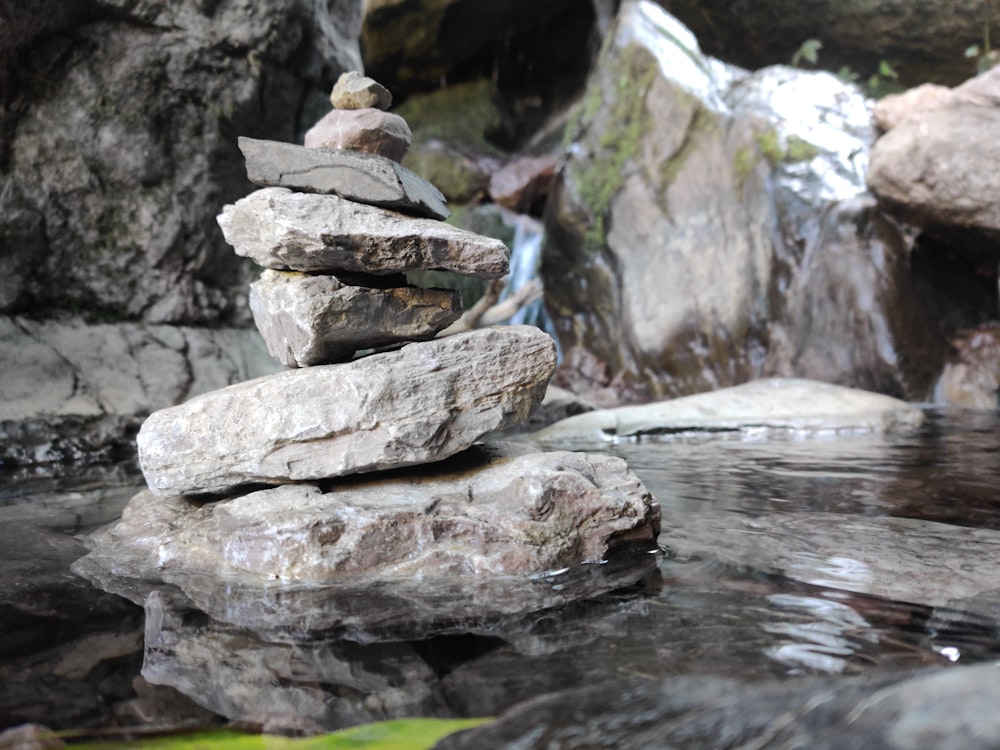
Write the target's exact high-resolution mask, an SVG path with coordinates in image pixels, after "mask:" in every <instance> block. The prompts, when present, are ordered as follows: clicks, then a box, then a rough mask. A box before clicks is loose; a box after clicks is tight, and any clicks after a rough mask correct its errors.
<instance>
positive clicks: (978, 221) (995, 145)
mask: <svg viewBox="0 0 1000 750" xmlns="http://www.w3.org/2000/svg"><path fill="white" fill-rule="evenodd" d="M998 130H1000V67H997V68H993V69H992V70H990V71H988V72H987V73H984V74H983V75H981V76H979V77H978V78H975V79H972V80H970V81H968V82H967V83H965V84H963V85H962V86H959V87H958V88H956V89H954V91H953V92H952V94H951V96H950V97H948V98H946V99H944V100H942V101H938V102H936V103H933V104H931V105H930V106H927V107H926V108H925V109H923V110H922V111H917V112H913V113H912V114H911V115H910V116H909V117H908V118H906V119H904V120H903V121H902V122H900V123H899V124H898V125H897V126H896V127H894V128H893V129H892V130H890V131H889V132H888V133H886V134H885V135H883V136H882V137H881V138H879V139H878V141H876V142H875V145H874V147H873V148H872V153H871V169H870V170H869V172H868V186H869V188H870V189H871V191H872V192H873V193H874V194H875V195H876V196H877V197H878V199H879V201H880V202H881V203H882V204H884V205H885V206H887V207H888V208H889V209H890V210H891V211H893V212H894V213H896V214H898V215H900V216H902V217H903V218H904V219H906V220H907V221H910V222H912V223H914V224H917V225H918V226H924V227H930V228H931V229H935V228H939V227H941V226H945V227H961V228H965V229H972V230H978V231H983V232H987V233H989V236H990V237H991V238H992V241H993V242H994V243H995V240H996V237H997V236H998V235H1000V177H998V175H997V173H996V170H992V169H984V168H983V165H984V164H995V163H998V162H1000V140H998V139H997V138H996V137H995V134H996V133H997V131H998Z"/></svg>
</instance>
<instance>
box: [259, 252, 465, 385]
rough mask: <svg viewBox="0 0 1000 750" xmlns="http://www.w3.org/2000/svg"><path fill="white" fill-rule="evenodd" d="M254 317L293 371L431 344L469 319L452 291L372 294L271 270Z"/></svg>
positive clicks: (271, 347) (403, 290)
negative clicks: (393, 347) (383, 349)
mask: <svg viewBox="0 0 1000 750" xmlns="http://www.w3.org/2000/svg"><path fill="white" fill-rule="evenodd" d="M250 309H251V311H253V318H254V322H255V323H256V324H257V330H259V331H260V334H261V336H263V337H264V341H265V342H267V349H268V351H269V352H270V353H271V356H272V357H274V358H275V359H277V360H278V361H279V362H281V363H282V364H283V365H287V366H288V367H308V366H310V365H322V364H328V363H330V362H338V361H342V360H345V359H350V358H351V356H352V355H353V354H354V353H355V352H356V351H358V350H360V349H372V348H375V347H379V346H386V345H388V344H395V343H397V342H400V341H424V340H426V339H430V338H433V337H434V334H436V333H437V332H438V331H441V330H443V329H444V328H447V327H448V326H449V325H451V324H452V323H453V322H455V321H456V320H458V318H459V316H460V315H461V314H462V298H461V295H460V294H459V293H458V292H457V291H454V290H451V289H421V288H420V287H409V286H403V287H389V288H384V289H380V288H370V287H364V286H353V285H348V284H345V283H343V282H341V281H340V280H338V279H337V278H336V277H335V276H313V275H309V274H303V273H297V272H294V271H273V270H271V269H267V270H266V271H264V273H263V274H262V275H261V277H260V279H258V280H257V281H255V282H254V283H253V284H251V285H250Z"/></svg>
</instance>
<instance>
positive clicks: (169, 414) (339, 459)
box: [137, 326, 555, 496]
mask: <svg viewBox="0 0 1000 750" xmlns="http://www.w3.org/2000/svg"><path fill="white" fill-rule="evenodd" d="M554 367H555V346H554V344H553V342H552V339H551V338H549V336H548V335H546V334H545V333H543V332H542V331H540V330H538V329H537V328H532V327H529V326H509V327H505V328H490V329H481V330H477V331H471V332H469V333H466V334H461V335H456V336H449V337H447V338H443V339H438V340H435V341H428V342H421V343H416V344H408V345H407V346H404V347H403V348H402V349H400V350H399V351H394V352H387V353H384V354H375V355H371V356H369V357H364V358H362V359H358V360H355V361H353V362H349V363H345V364H340V365H323V366H318V367H307V368H303V369H300V370H290V371H286V372H281V373H277V374H275V375H272V376H267V377H263V378H258V379H256V380H251V381H248V382H245V383H239V384H237V385H233V386H229V387H228V388H223V389H221V390H218V391H214V392H212V393H207V394H204V395H202V396H201V397H199V398H197V399H192V400H191V401H188V402H186V403H184V404H180V405H178V406H174V407H171V408H169V409H163V410H161V411H158V412H155V413H154V414H152V415H151V416H150V417H149V419H147V420H146V421H145V423H144V424H143V426H142V429H141V430H140V431H139V435H138V438H137V442H138V447H139V461H140V464H141V465H142V469H143V473H144V474H145V477H146V481H147V484H148V485H149V487H150V489H151V490H152V491H153V492H154V493H156V494H157V495H164V496H165V495H177V494H182V493H205V492H211V493H214V492H225V491H228V490H231V489H233V488H234V487H238V486H241V485H248V484H258V483H267V484H281V483H285V482H288V481H300V480H310V479H324V478H327V477H336V476H342V475H345V474H354V473H361V472H370V471H378V470H382V469H390V468H395V467H399V466H412V465H414V464H421V463H430V462H433V461H438V460H440V459H442V458H446V457H448V456H450V455H453V454H455V453H458V452H459V451H461V450H464V449H465V448H468V447H469V446H470V445H472V444H473V443H474V442H475V441H476V440H478V439H479V438H480V437H482V436H483V435H485V434H486V433H488V432H492V431H494V430H500V429H504V428H505V427H509V426H511V425H514V424H517V423H519V422H522V421H524V420H525V419H527V417H528V415H529V414H530V413H531V411H532V410H533V409H534V408H535V406H537V405H538V403H539V402H540V401H541V400H542V397H543V396H544V394H545V386H546V384H547V383H548V380H549V377H550V376H551V374H552V370H553V369H554Z"/></svg>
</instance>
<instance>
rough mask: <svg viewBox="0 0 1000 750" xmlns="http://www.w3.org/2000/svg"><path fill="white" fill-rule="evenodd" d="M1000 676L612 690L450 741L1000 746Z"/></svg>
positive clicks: (646, 685)
mask: <svg viewBox="0 0 1000 750" xmlns="http://www.w3.org/2000/svg"><path fill="white" fill-rule="evenodd" d="M998 700H1000V680H997V667H996V666H995V665H993V664H983V665H980V666H974V667H954V668H944V669H942V668H937V669H926V670H914V671H902V672H890V673H888V674H880V675H865V676H862V677H854V678H840V679H838V680H837V681H835V682H831V681H830V680H829V679H824V678H802V677H800V678H795V679H791V680H783V681H780V682H779V681H769V682H760V681H755V682H752V683H751V682H747V683H743V682H739V681H737V680H731V679H725V678H722V677H705V676H674V677H671V678H670V679H668V680H656V679H643V678H638V677H634V678H626V679H617V680H607V681H602V682H601V683H600V684H596V685H587V686H584V687H580V688H577V689H574V690H567V691H564V692H561V693H555V694H553V695H547V696H543V697H541V698H536V699H535V700H531V701H526V702H524V703H522V704H520V705H518V706H515V707H514V708H512V709H511V710H509V711H507V712H505V713H504V714H503V715H502V716H501V717H500V718H499V719H498V720H497V721H495V722H491V723H489V724H484V725H483V726H480V727H477V728H475V729H471V730H468V731H465V732H459V733H457V734H454V735H451V736H450V737H446V738H444V739H443V740H441V741H440V742H439V743H438V744H437V745H436V746H435V747H436V748H438V749H439V750H461V749H462V748H469V749H470V750H478V748H483V747H539V748H540V747H558V748H562V749H563V750H571V749H578V750H584V748H590V747H593V746H594V738H595V737H600V738H601V742H602V744H604V745H605V746H607V747H628V748H635V750H660V749H661V748H664V747H671V748H691V749H692V750H694V749H695V748H705V747H734V746H736V743H740V745H741V746H745V747H782V748H784V747H788V748H791V747H809V748H816V749H817V750H835V749H839V748H845V747H879V748H892V749H894V750H910V749H911V748H956V749H957V748H963V750H964V749H965V748H975V749H977V750H978V749H981V750H987V748H993V747H995V746H996V738H997V736H998V735H1000V714H998V713H997V712H996V711H995V710H994V706H995V705H996V702H997V701H998Z"/></svg>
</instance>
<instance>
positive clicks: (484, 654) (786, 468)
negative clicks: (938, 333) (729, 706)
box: [0, 412, 1000, 731]
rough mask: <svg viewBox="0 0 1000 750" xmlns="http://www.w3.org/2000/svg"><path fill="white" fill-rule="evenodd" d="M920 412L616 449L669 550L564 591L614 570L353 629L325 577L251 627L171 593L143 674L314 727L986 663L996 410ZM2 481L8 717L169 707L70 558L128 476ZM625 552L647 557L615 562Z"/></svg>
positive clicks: (111, 513) (286, 722) (247, 715)
mask: <svg viewBox="0 0 1000 750" xmlns="http://www.w3.org/2000/svg"><path fill="white" fill-rule="evenodd" d="M929 416H930V418H929V420H928V422H927V424H926V425H925V427H924V428H922V429H921V430H920V431H919V432H918V433H914V434H910V435H904V436H890V437H882V436H843V435H842V436H837V437H830V438H813V439H808V440H800V439H793V438H784V439H777V440H775V439H765V437H764V436H758V437H757V438H754V437H753V436H751V437H750V438H749V439H742V440H726V439H721V440H720V439H718V437H717V436H716V437H714V438H713V439H710V440H709V439H704V438H698V437H689V438H676V437H674V438H672V439H670V440H669V441H662V440H644V441H640V442H621V443H618V444H613V445H608V446H606V447H605V450H606V451H608V452H610V453H613V454H616V455H619V456H621V457H623V458H624V459H626V460H627V461H628V462H629V464H630V465H631V466H632V468H633V469H634V471H635V472H636V473H637V474H638V475H639V476H640V478H641V479H642V480H643V481H644V482H645V483H646V485H647V487H648V488H649V489H650V491H651V492H652V493H653V495H654V496H655V497H656V498H657V499H658V500H659V501H660V503H661V506H662V508H663V518H664V524H663V529H664V531H663V534H662V535H661V538H660V544H661V546H662V547H663V553H662V554H660V555H649V554H648V553H644V555H643V556H637V557H635V558H628V559H625V560H620V561H616V562H614V563H609V564H608V565H606V566H603V567H601V566H598V567H594V566H592V567H591V568H588V569H585V570H581V571H569V572H564V573H557V574H553V575H552V576H549V577H547V578H546V577H543V578H541V579H538V580H536V581H535V582H534V583H533V584H532V586H533V587H534V588H535V589H537V588H538V587H539V586H543V587H551V589H552V590H553V591H559V590H560V589H566V588H567V587H568V588H569V589H572V587H574V586H579V585H580V581H581V580H585V579H586V580H590V581H591V582H593V581H595V580H597V581H599V580H600V579H601V577H602V576H603V577H605V579H606V580H613V581H615V582H616V584H615V585H617V586H618V588H617V589H616V590H614V591H611V592H606V593H602V594H600V595H598V596H596V597H593V598H591V599H589V600H587V601H578V602H572V603H567V604H563V605H561V606H557V607H552V608H548V609H543V610H541V611H535V612H529V613H521V614H516V615H509V616H503V617H491V618H485V619H483V618H481V619H478V620H477V619H475V618H471V619H469V618H465V619H463V618H461V617H456V618H451V619H450V620H449V619H448V618H444V619H442V618H441V616H440V611H438V612H437V614H436V615H435V617H436V619H434V622H433V623H431V622H430V621H428V622H427V623H423V625H421V623H420V622H418V621H414V622H410V623H403V624H402V625H401V626H400V623H399V622H398V615H399V613H398V611H397V612H396V615H397V622H396V625H397V627H395V629H394V628H393V627H388V628H383V629H382V630H381V631H379V633H381V635H379V633H376V631H377V630H378V629H377V628H376V629H374V630H373V629H372V628H369V629H368V630H367V631H365V629H364V628H361V630H362V631H364V632H365V635H364V636H363V637H362V636H356V637H354V638H353V639H351V640H344V639H343V635H344V631H343V630H341V631H337V630H336V629H335V628H334V629H331V628H329V627H328V625H329V622H328V621H327V620H324V616H328V615H329V611H330V610H329V607H328V606H327V604H329V603H327V604H323V603H322V602H321V600H322V598H323V593H322V592H317V591H315V590H312V591H310V592H307V594H308V596H297V597H296V596H292V595H289V596H288V597H286V598H285V599H283V600H282V599H280V598H279V599H276V600H275V601H276V602H277V604H276V605H274V606H271V604H270V603H269V605H268V607H267V612H268V615H267V616H268V617H269V618H270V619H269V620H267V621H266V622H262V620H261V615H260V610H261V608H260V607H258V608H256V609H255V610H254V615H253V622H252V623H250V622H249V621H245V622H240V621H239V617H234V616H230V615H232V613H234V612H236V610H238V609H239V610H241V611H244V613H245V612H246V611H249V609H250V608H247V607H232V606H231V607H230V608H229V612H230V615H227V617H229V618H230V619H229V620H228V621H225V622H223V621H217V620H215V619H213V618H212V617H208V616H206V615H204V614H200V613H198V612H196V611H195V610H193V609H192V605H191V602H190V601H188V602H181V603H180V604H178V603H177V602H176V601H175V598H172V597H173V594H171V593H170V592H166V593H164V595H163V596H161V597H158V598H157V603H156V606H155V607H154V608H153V610H151V611H155V616H156V623H154V624H155V625H156V628H154V629H150V628H148V627H147V630H146V638H147V644H146V645H147V653H146V655H145V658H146V665H147V666H146V676H147V677H148V678H150V681H153V682H156V681H163V682H168V683H169V684H171V685H173V686H175V687H177V688H179V689H180V690H181V692H183V693H184V694H185V695H186V696H187V698H189V699H191V700H193V701H194V702H195V703H197V704H199V705H201V706H203V707H206V708H209V709H211V710H212V711H213V712H215V713H216V714H221V715H225V716H226V717H228V718H233V719H242V720H247V721H261V720H262V719H263V720H265V723H266V721H267V720H270V721H271V726H272V727H273V728H279V729H300V730H309V731H312V730H322V729H333V728H338V727H339V726H343V725H345V724H350V723H357V722H361V721H369V720H377V719H381V718H389V717H392V716H397V715H413V714H424V715H432V716H451V715H457V716H464V715H495V714H496V713H498V712H500V711H502V710H503V709H505V708H507V707H509V706H511V705H512V704H514V703H516V702H518V701H520V700H524V699H526V698H530V697H533V696H537V695H541V694H544V693H547V692H551V691H555V690H559V689H563V688H568V687H575V686H578V685H581V684H586V683H595V682H600V681H602V680H606V679H609V678H612V677H620V676H629V675H632V676H648V677H668V676H672V675H682V674H697V675H704V674H713V675H724V676H728V677H736V678H740V679H743V680H750V681H752V680H758V679H763V678H788V679H794V678H795V677H796V676H797V675H803V674H817V673H820V674H830V675H841V674H855V673H860V672H866V671H871V670H887V669H891V668H898V667H914V666H923V665H928V664H954V663H959V664H966V663H974V662H978V661H984V660H993V659H997V658H1000V594H998V590H1000V576H998V575H997V571H998V570H1000V416H998V414H997V413H986V414H983V413H974V412H950V413H931V414H930V415H929ZM3 481H4V484H3V485H2V487H0V520H2V522H3V523H2V528H3V532H2V534H3V540H2V547H0V549H2V551H0V558H2V559H3V562H4V565H5V569H6V571H7V572H6V574H5V579H6V580H5V581H4V584H3V586H2V590H0V594H2V596H3V601H2V602H0V614H2V615H3V618H4V623H3V624H4V630H3V634H2V635H0V679H2V680H3V682H4V683H5V684H6V686H7V689H6V690H5V691H4V692H3V694H2V698H0V725H2V726H9V725H12V724H16V723H18V722H20V721H25V720H36V721H47V722H48V723H49V724H50V725H53V726H54V727H56V728H71V727H79V726H107V725H111V724H114V723H143V722H144V721H146V722H150V723H157V722H162V721H169V720H170V719H169V717H168V716H167V715H165V714H161V715H149V714H148V713H147V714H143V713H142V712H141V711H132V712H131V713H130V712H129V711H126V710H124V709H122V708H121V706H123V705H126V704H129V701H132V703H131V704H129V705H134V704H135V689H136V688H135V685H134V684H133V678H135V677H136V675H137V674H138V672H139V668H140V664H141V661H142V653H141V638H139V637H138V635H137V634H138V633H139V629H140V628H141V627H142V616H141V611H140V610H138V608H135V607H133V606H132V605H130V604H125V603H124V602H122V603H121V604H120V605H119V604H117V602H118V601H119V600H117V599H116V598H114V597H109V595H106V594H102V593H100V592H98V591H96V589H90V588H89V587H88V586H86V585H81V584H80V582H78V581H73V580H72V576H71V574H69V573H68V566H69V563H70V562H71V561H72V559H75V556H77V555H79V554H80V549H79V548H78V547H76V546H74V545H75V544H76V542H75V540H73V539H72V537H73V535H76V534H79V533H81V532H84V531H86V530H87V528H89V527H93V526H94V525H97V524H100V523H103V522H106V521H108V520H110V519H112V518H114V517H115V516H116V515H117V514H118V513H120V510H121V507H122V506H123V505H124V502H125V501H126V500H127V498H128V497H129V496H130V495H131V494H132V492H133V490H134V489H135V487H134V485H135V484H136V483H137V481H141V480H138V479H137V477H136V475H135V474H134V473H130V472H129V470H128V467H124V468H123V467H117V468H116V469H114V470H112V471H104V472H102V473H100V474H99V475H97V476H91V477H87V478H78V479H77V480H70V479H61V480H44V481H42V480H34V481H27V480H24V479H20V480H17V481H12V477H11V476H8V477H6V478H5V479H4V480H3ZM51 532H55V533H51ZM60 538H62V539H64V540H65V545H63V544H62V543H61V542H59V539H60ZM623 566H625V568H624V569H625V570H626V572H627V571H628V570H635V571H637V572H634V573H633V574H631V575H625V576H624V578H623V577H622V570H623ZM630 566H632V567H630ZM619 583H621V585H619ZM597 588H600V586H598V587H597ZM300 593H301V592H300ZM377 594H378V592H372V595H371V597H370V600H369V602H368V603H366V601H364V600H363V599H362V600H361V601H357V600H354V601H352V602H351V603H350V611H351V613H352V616H356V617H360V618H361V619H362V620H364V618H365V617H366V616H368V615H367V614H366V611H365V610H366V607H367V609H368V610H372V612H371V613H370V614H371V618H372V622H383V623H384V622H385V613H386V607H387V604H386V602H387V599H386V598H384V597H381V598H380V597H379V596H378V595H377ZM215 596H216V600H217V599H218V594H217V593H216V595H215ZM233 596H234V597H235V596H236V594H235V592H234V593H233ZM60 597H61V599H60ZM233 601H236V599H235V598H234V599H233ZM39 602H44V606H42V605H41V604H39ZM229 603H230V604H232V602H229ZM394 606H397V607H398V606H399V602H398V601H397V602H396V603H395V605H394ZM303 607H304V608H305V609H303ZM310 607H315V608H316V609H315V610H313V609H309V608H310ZM375 610H379V611H375ZM220 611H225V607H223V608H222V609H221V610H220ZM324 613H325V614H324ZM404 614H405V612H404ZM151 616H152V615H151ZM414 617H415V618H416V620H419V617H420V615H419V613H415V615H414ZM88 618H90V619H89V620H88ZM282 618H286V621H284V622H283V619H282ZM380 618H381V619H380ZM321 620H322V621H324V622H325V623H326V625H325V626H324V628H322V629H313V630H310V627H309V626H308V623H309V622H314V623H315V622H319V621H321ZM292 621H294V625H292V624H290V623H291V622H292ZM304 623H305V624H304ZM435 623H436V624H435ZM148 624H149V623H147V625H148ZM435 627H439V631H435ZM373 633H375V635H373ZM129 634H132V635H131V636H130V635H129ZM133 636H134V637H133ZM154 636H155V638H156V648H155V653H149V650H150V643H149V642H148V641H149V639H150V638H153V637H154ZM129 637H133V640H132V641H128V638H129ZM102 638H103V640H102ZM109 639H110V641H109ZM123 639H124V641H123ZM108 642H111V643H113V644H117V646H116V647H117V649H118V651H117V652H116V651H115V649H114V648H111V649H110V652H109V655H108V658H107V659H101V658H97V657H96V656H95V658H94V660H93V663H92V664H88V663H86V660H84V662H79V653H80V652H81V650H83V651H86V650H87V649H88V648H89V649H91V652H92V653H95V654H96V653H97V652H98V651H99V648H98V647H97V646H96V645H94V644H104V645H103V646H102V647H104V648H108V646H107V644H108ZM123 642H124V643H126V644H127V643H134V644H135V645H134V646H133V647H132V650H131V651H130V650H129V648H128V646H127V645H125V646H123V645H122V643H123ZM81 644H82V645H81ZM87 644H90V645H89V646H88V645H87ZM74 654H76V656H75V657H73V658H77V659H78V661H76V662H73V661H68V660H69V659H70V657H71V656H72V655H74ZM78 662H79V663H78ZM67 664H68V665H69V666H67ZM268 712H271V713H272V714H273V716H270V719H268V716H269V714H268ZM189 713H190V712H189ZM180 715H183V716H185V717H188V714H185V713H184V711H182V710H181V711H180V713H179V714H178V716H180ZM144 717H145V718H144ZM188 718H189V717H188ZM199 720H202V721H203V720H204V716H201V717H200V719H199Z"/></svg>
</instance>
